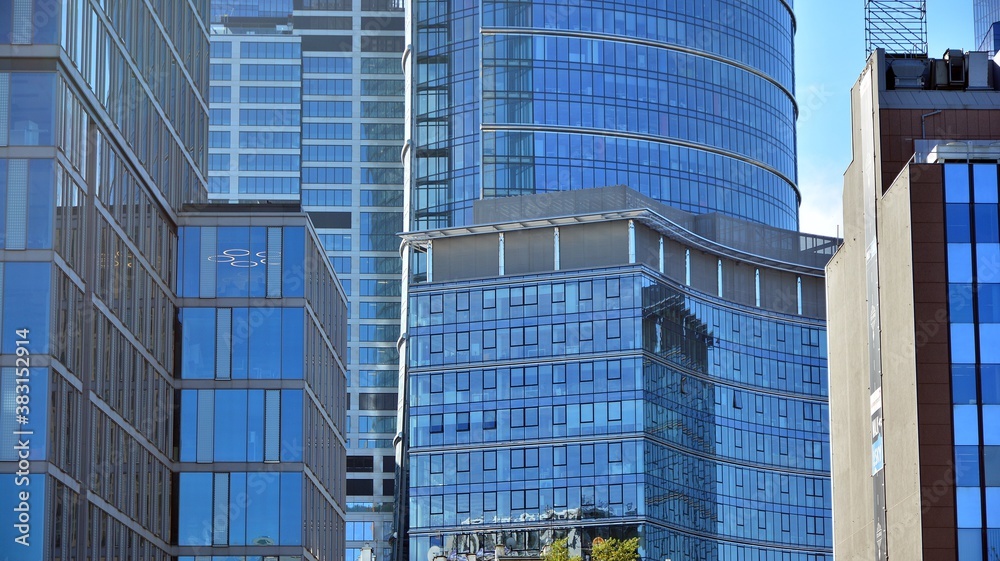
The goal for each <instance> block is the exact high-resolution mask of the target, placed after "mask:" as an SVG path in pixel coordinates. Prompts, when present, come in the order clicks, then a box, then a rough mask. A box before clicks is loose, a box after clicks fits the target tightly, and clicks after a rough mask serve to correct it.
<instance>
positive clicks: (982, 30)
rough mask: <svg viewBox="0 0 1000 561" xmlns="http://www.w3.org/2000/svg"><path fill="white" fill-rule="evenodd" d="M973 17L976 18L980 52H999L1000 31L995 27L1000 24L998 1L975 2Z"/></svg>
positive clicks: (975, 0)
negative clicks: (999, 34) (999, 35)
mask: <svg viewBox="0 0 1000 561" xmlns="http://www.w3.org/2000/svg"><path fill="white" fill-rule="evenodd" d="M972 10H973V17H974V18H975V32H976V45H977V46H978V47H979V50H980V51H987V52H989V53H991V54H992V53H996V52H997V50H998V49H997V45H1000V37H998V36H997V34H998V32H1000V30H998V29H996V28H995V27H994V25H995V24H997V23H1000V2H998V1H997V0H973V2H972Z"/></svg>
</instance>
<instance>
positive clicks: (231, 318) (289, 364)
mask: <svg viewBox="0 0 1000 561" xmlns="http://www.w3.org/2000/svg"><path fill="white" fill-rule="evenodd" d="M244 218H245V221H246V222H249V221H251V219H250V217H244ZM252 221H253V222H256V223H257V224H261V225H259V226H250V227H246V226H216V225H214V224H213V222H212V220H211V219H206V218H204V217H197V218H196V217H192V218H190V219H187V220H183V222H184V224H185V225H183V226H182V227H181V228H180V229H179V232H178V237H179V242H178V248H179V250H178V271H177V292H178V296H179V297H180V302H181V308H180V310H179V320H180V362H179V365H178V366H179V368H178V378H179V380H180V381H179V384H178V385H179V387H178V397H179V404H178V405H179V412H180V413H179V422H178V434H177V444H178V445H177V449H178V451H179V458H178V460H179V461H180V462H181V463H180V464H179V465H180V469H179V472H180V473H179V474H178V475H177V478H176V482H177V483H176V484H177V497H178V503H177V504H178V512H177V519H178V521H179V524H178V529H177V532H178V534H177V544H178V545H179V546H180V550H179V552H180V559H182V560H184V561H193V560H194V559H195V558H196V557H195V556H200V555H202V554H203V553H205V552H206V551H211V552H212V553H217V554H223V553H227V551H226V550H225V549H222V548H237V549H234V550H230V551H229V552H228V553H244V552H245V551H246V549H245V548H246V547H250V548H253V550H254V555H256V556H269V555H275V556H277V555H279V554H280V555H287V556H288V557H287V558H288V559H289V560H292V559H294V560H299V559H302V558H304V557H305V556H306V554H308V555H310V556H312V557H314V558H316V559H337V558H339V557H338V555H337V552H340V551H343V550H344V536H345V526H344V515H345V512H344V490H345V485H344V483H345V482H344V469H343V465H344V463H345V459H344V457H345V449H344V443H345V440H344V431H345V427H344V417H345V407H344V406H345V404H344V400H343V399H342V396H343V395H344V393H345V391H346V377H345V375H344V371H345V368H344V364H343V360H342V359H341V356H342V355H343V353H344V350H345V347H346V333H345V332H344V331H343V329H341V328H338V326H342V325H344V324H346V316H347V302H346V298H345V297H344V295H343V292H342V289H341V288H340V287H339V284H338V283H337V282H336V280H335V277H334V275H333V271H332V269H331V267H330V265H329V263H328V262H327V259H326V256H325V254H324V253H323V251H322V250H321V249H320V246H319V243H318V238H317V237H316V236H315V234H314V233H313V231H312V229H311V228H310V227H309V226H307V225H306V224H305V219H304V217H301V216H300V217H299V219H298V220H297V222H298V223H297V224H295V222H296V221H293V220H289V219H286V220H284V221H273V222H274V223H273V224H272V225H266V222H267V221H266V220H263V219H261V218H256V219H253V220H252ZM206 548H207V549H206ZM221 558H223V557H220V559H221ZM224 558H226V559H230V558H231V557H228V556H227V557H224ZM252 558H253V557H251V559H252Z"/></svg>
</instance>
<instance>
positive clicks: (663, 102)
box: [405, 0, 799, 230]
mask: <svg viewBox="0 0 1000 561" xmlns="http://www.w3.org/2000/svg"><path fill="white" fill-rule="evenodd" d="M409 14H410V25H409V32H410V40H409V44H410V45H411V50H410V51H409V52H408V53H407V58H406V61H405V64H406V69H407V72H408V73H409V79H410V84H409V86H408V95H410V96H411V97H412V101H413V103H412V107H411V109H410V115H409V120H408V122H409V123H411V125H412V127H413V128H412V130H411V131H409V134H408V139H410V140H411V141H412V146H410V147H409V148H410V150H409V152H408V154H407V155H408V158H409V159H408V171H409V173H411V174H412V178H411V181H410V182H409V183H408V184H409V186H410V189H411V197H412V201H411V203H410V207H411V213H412V216H411V220H410V224H408V227H409V228H411V229H414V230H425V229H433V228H446V227H453V226H460V225H462V224H465V223H467V222H468V221H469V220H470V219H471V217H472V214H471V213H472V203H473V201H475V200H477V199H479V198H490V197H503V196H509V195H524V194H531V193H544V192H553V191H567V190H575V189H587V188H591V187H603V186H606V185H629V186H631V187H632V188H634V189H635V190H637V191H639V192H640V193H642V194H644V195H646V196H649V197H651V198H653V199H655V200H658V201H660V202H663V203H667V204H670V205H672V206H675V207H677V208H680V209H683V210H686V211H689V212H694V213H701V212H720V213H723V214H726V215H728V216H734V217H741V218H746V219H748V220H751V221H754V222H759V223H763V224H768V225H771V226H777V227H781V228H787V229H797V228H798V207H799V195H798V191H797V188H796V182H797V180H796V175H797V172H796V158H795V118H796V114H797V108H796V104H795V100H794V88H795V86H794V79H793V63H794V57H793V54H792V50H793V34H794V27H795V20H794V16H793V14H792V7H791V5H790V2H786V1H784V0H763V1H760V2H740V3H731V2H724V1H721V0H711V1H704V2H693V3H685V2H660V1H657V0H640V1H638V2H626V3H622V2H614V1H601V0H590V1H586V2H582V3H573V4H572V5H570V4H567V3H565V2H559V1H556V0H534V1H511V0H479V1H475V2H464V3H461V7H458V6H456V5H455V4H454V3H452V2H447V1H443V0H414V1H413V2H411V3H410V5H409Z"/></svg>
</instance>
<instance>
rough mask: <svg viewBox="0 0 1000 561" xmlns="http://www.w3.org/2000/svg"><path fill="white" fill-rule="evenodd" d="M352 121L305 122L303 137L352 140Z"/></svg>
mask: <svg viewBox="0 0 1000 561" xmlns="http://www.w3.org/2000/svg"><path fill="white" fill-rule="evenodd" d="M351 137H352V135H351V124H350V123H304V124H303V125H302V138H306V139H309V140H350V139H351Z"/></svg>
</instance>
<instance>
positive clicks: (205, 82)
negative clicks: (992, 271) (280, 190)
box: [0, 0, 346, 561]
mask: <svg viewBox="0 0 1000 561" xmlns="http://www.w3.org/2000/svg"><path fill="white" fill-rule="evenodd" d="M208 10H209V3H208V2H207V0H206V1H196V2H169V1H165V0H157V1H152V2H104V1H101V2H98V1H93V2H90V1H88V2H61V1H58V0H51V1H50V0H29V1H20V0H18V1H14V2H0V47H2V48H0V50H2V52H0V68H2V69H3V70H2V71H0V200H2V201H3V205H2V212H0V249H2V251H0V333H2V335H0V347H2V350H0V352H2V355H0V448H2V450H0V526H2V529H0V544H2V545H0V552H2V553H0V556H2V557H4V558H8V557H9V558H11V559H18V560H25V561H43V560H45V561H48V560H70V559H143V560H159V561H168V560H172V559H178V558H180V559H182V560H185V561H187V560H191V559H199V560H202V559H206V560H211V559H215V560H221V559H223V558H225V559H226V560H235V561H246V560H247V559H248V558H249V559H251V560H252V559H255V558H256V559H261V558H262V557H263V558H267V559H274V560H277V561H301V560H302V559H304V558H305V559H317V560H318V559H324V560H327V561H329V560H332V559H342V552H343V548H344V536H345V526H344V521H343V519H344V502H345V501H344V491H345V490H344V484H343V481H342V479H341V477H342V473H343V465H344V464H345V463H346V462H345V460H344V456H345V453H344V440H343V432H342V431H343V428H342V425H343V416H344V412H343V406H342V395H343V392H344V389H343V386H344V384H345V382H346V380H345V379H344V377H343V375H342V373H343V356H344V354H345V349H344V347H345V344H346V343H345V339H346V331H345V326H346V301H345V299H344V296H343V290H342V289H341V288H340V287H339V285H338V283H337V281H336V279H335V276H334V274H333V270H332V268H331V267H330V264H329V263H328V262H327V258H326V256H325V254H324V253H323V252H322V251H321V250H319V249H318V247H319V246H320V244H319V241H318V238H317V237H316V235H315V231H314V230H313V228H312V226H311V225H310V222H309V220H308V218H307V217H306V216H305V215H303V214H302V213H301V212H300V211H299V206H298V204H294V205H285V206H279V207H274V206H273V205H272V207H270V208H266V207H263V206H261V207H260V208H259V209H258V210H260V211H263V212H264V214H259V213H252V212H250V211H249V210H248V209H243V212H242V214H240V213H238V212H234V209H232V208H226V209H225V210H224V211H220V212H215V211H214V210H211V209H206V208H205V205H206V203H207V200H206V189H205V185H206V167H207V166H206V163H207V156H208V154H207V152H208V133H209V127H208V115H207V113H208V104H207V97H206V96H207V94H208V86H209V40H208V29H209V27H208V26H209V24H208ZM216 210H218V209H216ZM236 210H239V209H236ZM338 375H339V378H338ZM338 433H339V434H338ZM213 556H214V557H213Z"/></svg>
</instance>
